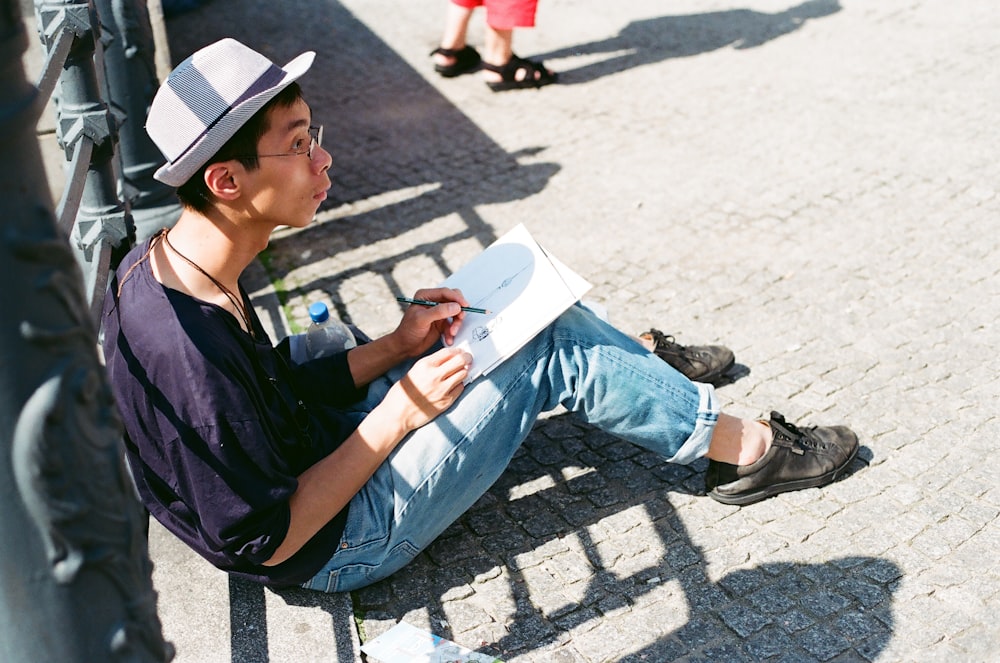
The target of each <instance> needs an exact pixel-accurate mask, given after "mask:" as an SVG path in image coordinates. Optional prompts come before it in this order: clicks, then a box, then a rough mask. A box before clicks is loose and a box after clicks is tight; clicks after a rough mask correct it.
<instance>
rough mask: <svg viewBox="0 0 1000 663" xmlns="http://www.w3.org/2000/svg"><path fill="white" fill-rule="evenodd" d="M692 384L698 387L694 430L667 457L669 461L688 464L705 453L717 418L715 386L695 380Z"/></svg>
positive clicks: (717, 407) (717, 408) (717, 404)
mask: <svg viewBox="0 0 1000 663" xmlns="http://www.w3.org/2000/svg"><path fill="white" fill-rule="evenodd" d="M694 386H696V387H697V388H698V414H697V415H696V418H695V424H694V431H693V432H692V433H691V436H690V437H688V439H687V440H686V441H685V442H684V444H683V445H682V446H681V448H680V449H678V450H677V453H675V454H674V455H673V457H671V458H669V459H668V460H669V462H671V463H678V464H680V465H688V464H690V463H693V462H694V461H696V460H698V459H699V458H701V457H702V456H704V455H705V454H707V453H708V447H709V445H710V444H711V443H712V433H713V432H714V431H715V424H716V422H717V421H718V420H719V399H718V398H717V397H716V395H715V388H714V387H712V385H710V384H705V383H703V382H695V383H694Z"/></svg>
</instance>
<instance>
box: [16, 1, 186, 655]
mask: <svg viewBox="0 0 1000 663" xmlns="http://www.w3.org/2000/svg"><path fill="white" fill-rule="evenodd" d="M112 4H113V5H115V6H116V7H119V6H120V7H124V6H125V3H109V5H112ZM134 4H140V3H139V2H135V3H134ZM97 16H98V10H97V9H96V8H95V5H94V3H93V2H86V1H83V2H68V1H64V2H36V17H37V19H38V24H39V28H40V30H39V31H40V34H41V38H42V42H43V44H44V46H45V49H46V62H45V66H44V70H43V73H42V75H41V77H40V79H39V81H38V85H37V86H36V85H35V84H33V83H31V82H29V81H28V80H27V79H26V75H25V70H24V65H23V62H22V60H23V55H24V53H25V51H26V48H27V45H28V35H27V33H26V31H25V29H24V23H23V21H22V17H21V13H20V7H19V0H0V51H2V52H0V62H2V69H0V89H3V90H4V95H3V96H2V97H0V164H2V167H0V168H2V169H0V194H2V195H0V205H2V206H3V214H2V215H0V264H3V274H4V277H5V278H4V282H3V287H2V288H0V311H2V313H0V450H2V452H3V453H2V454H0V496H2V500H0V567H2V568H0V660H3V661H15V662H17V661H60V662H76V661H79V662H81V663H82V662H84V661H167V660H169V659H170V658H171V657H172V654H171V649H170V646H169V645H167V644H166V643H165V642H164V640H163V636H162V633H161V627H160V622H159V618H158V617H157V613H156V598H155V593H154V592H153V588H152V580H151V563H150V561H149V556H148V552H147V544H146V529H145V524H146V515H145V513H144V512H143V510H142V508H141V507H140V505H139V504H138V502H137V501H136V499H135V497H134V494H133V491H132V486H131V483H130V479H129V477H128V475H127V472H126V470H125V467H124V464H123V459H122V453H121V425H120V422H119V419H118V416H117V414H116V410H115V408H114V404H113V402H112V399H111V395H110V391H109V389H108V386H107V380H106V377H105V373H104V369H103V367H102V366H101V363H100V361H99V357H98V352H97V329H98V327H97V324H96V317H95V316H96V312H97V311H99V310H100V307H101V301H102V299H103V293H104V289H105V286H106V283H107V276H108V271H109V269H110V267H111V266H112V264H113V262H114V260H115V256H116V254H119V253H120V252H121V251H123V250H125V249H126V248H127V247H128V246H129V244H130V242H131V238H132V237H133V236H134V227H133V221H132V215H131V212H130V203H129V202H128V201H123V199H122V198H121V197H120V195H121V194H122V192H126V195H127V196H128V198H129V199H133V198H134V199H139V198H140V196H138V195H136V196H133V195H132V194H130V193H128V192H127V191H126V190H127V188H128V187H127V186H126V185H125V184H124V183H123V182H125V181H126V180H123V179H122V178H121V177H120V175H121V173H123V172H124V173H128V172H129V167H128V166H123V165H122V164H123V163H126V160H123V159H121V158H120V157H119V156H118V154H117V151H116V142H117V138H118V135H119V131H118V130H119V126H120V125H121V124H122V121H123V119H122V118H121V117H118V116H117V115H116V113H117V112H118V111H117V108H118V107H117V106H115V109H116V110H115V112H112V107H111V106H109V104H108V103H106V102H105V101H103V100H104V99H107V98H108V90H109V88H108V85H109V83H110V82H111V75H110V74H109V75H108V76H107V77H105V74H104V72H105V64H106V62H107V59H106V56H107V55H108V50H106V49H105V46H106V45H107V44H108V43H109V42H108V41H107V39H108V33H105V32H103V31H102V30H101V26H100V24H99V23H98V20H97ZM111 69H112V68H111V67H108V68H107V70H108V71H109V72H110V71H111ZM154 87H155V86H154ZM49 94H52V95H54V98H55V101H56V106H57V108H58V116H57V123H56V125H57V134H58V136H59V139H60V144H61V145H62V147H63V149H64V150H65V152H66V155H67V162H68V165H67V169H66V186H65V189H64V194H63V196H62V199H61V200H60V201H59V203H58V206H57V207H55V208H54V206H53V203H52V195H51V193H50V190H49V184H48V180H47V177H46V173H45V169H44V168H43V162H42V156H41V151H40V147H39V143H38V139H37V135H36V125H37V122H38V118H39V116H40V113H41V112H42V110H43V109H44V105H45V103H46V100H47V99H48V96H49ZM115 96H116V95H115V94H114V93H111V97H115ZM129 113H131V111H129ZM130 117H131V115H130ZM134 157H135V155H130V156H129V160H130V161H133V162H134V161H135V159H134ZM67 240H68V241H67ZM78 259H79V262H78ZM81 266H83V267H84V269H83V270H81Z"/></svg>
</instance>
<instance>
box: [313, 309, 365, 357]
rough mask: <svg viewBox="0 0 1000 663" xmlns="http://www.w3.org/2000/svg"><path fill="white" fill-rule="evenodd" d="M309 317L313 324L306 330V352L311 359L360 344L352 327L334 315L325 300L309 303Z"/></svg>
mask: <svg viewBox="0 0 1000 663" xmlns="http://www.w3.org/2000/svg"><path fill="white" fill-rule="evenodd" d="M309 317H310V318H311V319H312V324H311V325H309V329H308V330H307V331H306V353H307V354H308V355H309V358H310V359H316V358H317V357H328V356H330V355H332V354H336V353H337V352H342V351H344V350H350V349H351V348H353V347H354V346H355V345H357V344H358V343H357V341H355V340H354V334H353V333H351V330H350V328H349V327H348V326H347V325H345V324H344V323H343V322H341V321H340V320H339V319H337V318H334V317H332V316H331V315H330V311H329V310H327V308H326V304H324V303H323V302H313V303H312V304H310V305H309Z"/></svg>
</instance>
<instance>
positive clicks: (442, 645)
mask: <svg viewBox="0 0 1000 663" xmlns="http://www.w3.org/2000/svg"><path fill="white" fill-rule="evenodd" d="M361 651H363V652H364V653H365V654H367V655H368V656H370V657H372V658H374V659H378V660H379V661H382V662H383V663H503V661H501V660H500V659H499V658H494V657H493V656H490V655H489V654H481V653H479V652H475V651H472V650H471V649H467V648H466V647H463V646H462V645H459V644H456V643H454V642H452V641H451V640H445V639H444V638H442V637H441V636H438V635H434V634H432V633H428V632H427V631H423V630H421V629H419V628H417V627H416V626H413V625H411V624H407V623H406V622H400V623H398V624H396V625H395V626H393V627H392V628H391V629H389V630H388V631H386V632H385V633H383V634H382V635H380V636H378V637H377V638H373V639H372V640H369V641H368V642H366V643H365V644H363V645H362V646H361Z"/></svg>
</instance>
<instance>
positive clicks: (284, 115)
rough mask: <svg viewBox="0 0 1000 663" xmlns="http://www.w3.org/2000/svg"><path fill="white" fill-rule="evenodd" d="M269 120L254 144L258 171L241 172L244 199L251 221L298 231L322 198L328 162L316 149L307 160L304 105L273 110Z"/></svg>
mask: <svg viewBox="0 0 1000 663" xmlns="http://www.w3.org/2000/svg"><path fill="white" fill-rule="evenodd" d="M269 120H270V122H269V124H270V127H269V129H268V130H267V132H266V133H265V134H264V135H263V136H262V137H261V139H260V142H259V143H258V144H257V154H258V155H260V158H259V161H258V163H259V167H258V168H257V169H256V170H253V171H245V173H244V177H245V180H244V181H245V182H247V185H248V186H247V188H246V191H245V193H246V195H247V198H246V200H247V202H248V204H249V206H250V213H251V214H252V215H253V216H254V217H255V218H259V219H260V220H261V221H263V222H267V223H270V224H272V225H274V226H280V225H287V226H292V227H295V228H302V227H304V226H307V225H308V224H309V223H310V222H311V221H312V219H313V217H314V216H315V215H316V210H318V209H319V206H320V204H322V202H323V201H324V200H326V192H327V190H328V189H329V188H330V177H329V175H328V174H327V170H328V169H329V168H330V164H331V163H332V159H331V157H330V153H329V152H327V151H326V150H324V149H323V148H322V147H321V146H319V145H316V146H315V147H314V148H313V151H312V157H311V158H310V157H309V156H308V155H307V154H306V153H305V152H306V150H307V149H308V147H309V144H310V143H311V142H312V140H313V136H312V135H311V134H310V124H311V121H312V112H311V111H310V109H309V105H308V104H306V102H305V101H303V100H301V99H299V100H298V101H296V102H295V103H294V104H293V105H292V106H289V107H280V106H276V107H274V108H272V109H271V110H270V112H269Z"/></svg>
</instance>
